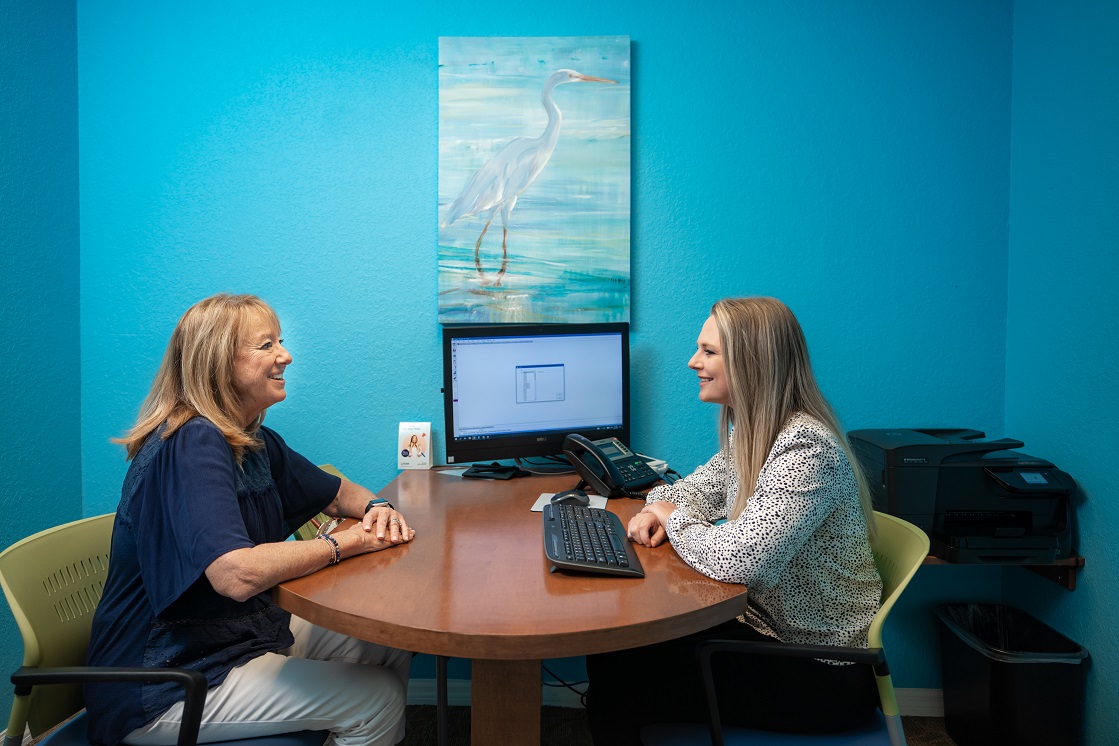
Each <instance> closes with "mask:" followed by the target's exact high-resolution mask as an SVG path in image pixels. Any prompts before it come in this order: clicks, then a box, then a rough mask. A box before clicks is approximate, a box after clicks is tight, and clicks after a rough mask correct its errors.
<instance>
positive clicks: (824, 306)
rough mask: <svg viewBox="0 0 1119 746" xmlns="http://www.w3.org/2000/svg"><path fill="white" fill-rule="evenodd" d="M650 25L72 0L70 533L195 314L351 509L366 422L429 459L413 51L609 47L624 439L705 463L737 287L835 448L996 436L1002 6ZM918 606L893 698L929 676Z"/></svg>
mask: <svg viewBox="0 0 1119 746" xmlns="http://www.w3.org/2000/svg"><path fill="white" fill-rule="evenodd" d="M654 6H659V12H653V11H650V9H649V6H648V4H647V3H614V4H603V3H595V2H589V1H585V0H584V1H580V0H575V1H574V2H569V3H566V4H564V5H563V6H562V7H561V6H555V7H551V6H533V8H532V10H526V9H525V6H524V5H523V4H521V3H513V2H499V1H489V2H483V3H482V4H481V5H478V4H471V5H462V4H455V3H436V4H428V5H423V4H420V5H416V6H401V7H400V8H399V9H395V10H392V11H385V10H382V9H380V8H378V7H375V6H374V5H371V4H368V3H362V2H335V3H325V4H321V5H320V6H318V7H314V8H312V7H309V6H308V4H306V3H268V4H252V3H236V4H230V3H224V2H222V3H213V2H210V3H202V5H201V6H199V5H198V4H190V5H185V4H183V5H180V6H177V7H179V8H180V9H179V10H168V4H166V3H164V4H157V5H156V4H151V3H146V2H120V3H115V4H113V5H111V6H106V5H104V4H100V3H97V4H94V3H81V4H79V8H80V13H79V41H80V43H79V65H78V69H79V73H80V113H81V127H80V137H81V140H80V142H81V169H80V173H81V200H82V218H83V219H82V258H83V262H82V278H81V280H82V341H83V346H82V365H83V392H84V397H83V418H82V427H83V455H84V463H85V472H84V475H85V487H86V493H85V499H86V503H85V509H86V511H87V512H88V513H97V512H102V511H107V510H111V509H112V508H113V506H114V505H115V504H116V501H117V498H118V490H119V485H120V482H121V478H122V476H123V474H124V470H125V462H124V460H123V458H122V454H121V451H120V449H119V448H118V447H116V446H113V445H112V444H110V443H109V440H108V439H109V438H110V437H111V436H113V435H115V434H118V433H120V432H122V431H123V430H124V429H125V428H126V427H127V426H128V425H129V424H130V421H131V419H132V417H133V415H134V413H135V411H136V408H137V406H138V405H139V402H140V400H141V398H142V397H143V395H144V392H145V390H146V388H147V386H148V385H149V382H150V380H151V377H152V374H153V372H154V370H155V368H156V366H157V364H158V362H159V359H160V355H161V353H162V350H163V347H164V345H165V344H166V340H167V337H168V335H169V333H170V330H171V328H172V325H173V324H174V321H175V319H176V318H177V316H178V315H179V314H180V313H181V312H182V311H183V310H184V309H185V308H186V307H187V306H188V305H189V304H190V303H192V302H193V301H195V300H197V299H199V298H201V297H203V296H205V295H208V294H210V293H213V292H216V291H219V290H235V291H242V292H254V293H259V294H260V295H262V296H263V297H265V298H266V299H268V300H269V301H270V302H272V303H273V304H274V305H275V307H276V308H277V310H278V311H279V313H280V317H281V319H282V321H283V322H284V325H285V329H284V333H285V337H286V339H287V342H288V344H289V346H290V349H291V350H292V352H293V355H294V358H295V363H294V365H293V366H292V367H291V368H290V370H289V373H288V376H287V378H288V382H289V383H288V391H289V396H288V399H287V401H285V402H284V403H283V404H282V405H281V406H279V407H276V408H275V409H274V411H272V412H270V413H269V423H270V424H271V425H272V426H274V427H277V428H279V429H280V431H281V432H283V433H284V435H285V437H286V438H287V439H288V442H289V443H292V445H293V446H295V447H296V448H298V449H300V450H302V451H304V452H306V453H307V454H308V455H309V456H310V457H311V458H312V459H315V460H319V461H327V460H329V461H331V462H333V463H334V464H335V465H337V466H338V467H340V468H341V469H343V470H344V471H345V472H346V473H347V474H348V475H350V476H351V477H352V478H354V479H357V480H359V481H362V482H364V483H366V484H369V485H370V486H372V487H374V488H376V487H378V486H380V485H382V484H385V483H386V482H388V481H389V480H391V479H392V478H393V477H394V476H395V474H396V468H395V455H394V454H395V444H394V436H395V433H396V424H397V422H399V421H401V420H421V421H422V420H431V421H432V422H433V423H435V425H436V427H435V432H436V444H437V455H438V451H439V448H438V446H441V434H442V427H441V424H442V423H441V420H442V405H441V400H440V398H439V386H440V364H439V355H440V352H439V347H438V341H437V333H438V326H437V324H436V322H435V267H434V256H435V245H436V243H435V242H436V223H437V215H438V206H437V204H436V189H435V184H436V174H437V170H436V169H437V160H436V152H437V151H436V143H437V140H436V138H437V63H438V59H437V57H438V55H437V39H438V37H439V36H440V35H493V36H500V35H575V34H589V35H597V34H605V35H609V34H618V33H624V34H628V35H630V37H631V38H632V40H633V89H632V90H633V94H632V95H633V121H632V132H633V169H634V175H633V201H632V204H633V219H632V223H633V271H632V274H633V288H634V290H633V309H632V322H633V339H632V345H633V362H634V377H633V378H634V381H633V408H634V425H635V427H634V432H633V438H632V439H633V444H634V445H635V446H636V447H638V448H640V449H641V450H643V451H645V452H649V453H654V454H657V455H659V456H662V457H666V458H668V459H669V460H670V461H671V462H672V464H673V465H674V466H676V468H677V469H679V470H681V471H688V470H691V469H692V468H694V467H695V466H696V465H698V464H699V463H702V462H703V461H705V460H706V459H707V458H708V457H709V456H710V454H711V452H712V451H713V449H714V448H715V445H716V442H717V441H716V436H715V431H714V421H715V411H714V409H713V408H710V407H707V406H705V405H703V404H701V403H700V402H699V401H698V400H697V398H696V388H695V382H694V376H693V374H692V373H691V372H690V371H689V370H688V369H687V368H686V367H685V362H686V360H687V359H688V357H689V356H690V354H691V351H692V350H693V349H694V341H695V336H696V334H697V333H698V330H699V326H700V325H701V324H702V322H703V320H704V319H705V318H706V315H707V311H708V308H709V307H710V304H711V303H712V301H714V300H715V299H717V298H719V297H721V296H725V295H736V294H772V295H777V296H779V297H781V298H783V299H785V300H786V301H787V302H788V303H790V305H791V306H792V307H793V308H794V310H795V311H796V312H797V313H798V314H799V316H800V318H801V320H802V322H803V323H804V326H805V328H806V331H807V334H808V337H809V340H810V343H811V345H812V350H813V354H814V357H815V362H816V366H817V369H818V371H819V374H820V378H821V380H822V383H823V386H824V387H825V390H826V391H827V393H828V394H829V395H830V396H831V397H832V399H833V401H834V403H835V404H836V406H837V407H838V409H839V411H840V412H841V414H842V416H843V417H844V419H845V422H846V423H847V425H848V426H849V427H852V428H854V427H876V426H877V427H886V426H898V425H912V426H952V425H957V426H971V427H978V428H981V429H984V430H987V431H990V432H992V433H994V434H1001V430H1002V402H1003V377H1004V356H1005V351H1004V336H1005V324H1006V319H1005V308H1006V286H1005V280H1006V256H1007V255H1006V241H1007V235H1006V210H1007V194H1008V178H1009V152H1010V150H1009V137H1008V136H1009V123H1010V81H1011V69H1010V64H1011V35H1010V34H1011V11H1010V4H1009V3H1008V2H1004V3H980V4H974V3H970V2H957V3H948V4H945V3H943V2H940V1H939V0H937V1H936V2H932V1H930V2H915V3H906V4H904V5H900V6H899V5H898V4H895V3H890V2H884V1H874V2H860V3H848V4H845V5H843V6H842V7H840V6H836V5H829V4H825V3H817V2H805V3H790V2H763V3H753V4H750V5H749V6H748V7H746V8H743V5H742V4H741V3H738V2H725V3H714V4H710V5H708V6H706V8H705V10H704V11H703V12H701V13H694V14H687V15H680V16H676V17H674V21H673V23H672V24H665V23H664V22H663V20H664V18H663V17H664V14H665V13H672V14H676V13H677V12H678V8H679V6H678V4H675V3H667V2H661V3H659V4H654ZM577 67H580V68H587V70H586V71H587V72H589V73H590V74H593V73H594V70H593V61H579V64H578V65H577ZM417 309H420V310H419V311H418V312H417ZM680 433H688V436H687V437H681V436H680ZM950 572H951V571H950V570H945V571H941V570H934V571H930V572H929V576H930V583H931V585H930V586H929V588H927V589H926V591H925V592H926V594H927V595H928V597H929V600H928V602H931V601H933V600H936V599H937V598H939V597H940V594H942V593H944V592H947V590H946V589H951V592H952V593H953V594H958V593H960V592H961V590H960V588H959V587H958V586H957V584H956V583H951V584H948V583H945V582H944V581H943V580H941V579H940V578H942V577H943V576H944V575H946V574H947V573H950ZM961 575H962V576H963V577H966V579H967V580H966V582H965V583H964V585H965V587H968V586H974V593H975V594H977V595H981V596H983V595H990V594H995V595H997V594H998V593H999V592H1000V585H999V576H998V575H997V574H985V573H967V574H961ZM928 602H926V603H923V604H921V605H917V606H915V607H914V608H913V609H912V611H909V612H908V614H909V615H910V616H911V617H912V622H913V623H914V624H917V625H918V626H919V628H920V631H919V632H918V633H917V634H918V635H919V639H920V640H921V641H922V642H921V643H920V644H916V645H906V646H904V647H901V646H899V650H898V653H897V660H896V662H895V667H896V670H897V671H898V672H899V673H898V676H899V681H900V682H901V684H902V685H903V686H917V687H934V686H936V685H937V682H938V674H937V671H936V664H935V659H934V658H932V657H930V656H929V652H928V650H929V648H928V645H929V644H931V640H932V638H931V635H932V633H933V632H934V631H935V630H934V629H933V628H932V626H931V622H930V621H929V615H928ZM906 613H907V612H901V613H899V618H903V619H904V618H905V616H906ZM900 628H901V627H899V629H900Z"/></svg>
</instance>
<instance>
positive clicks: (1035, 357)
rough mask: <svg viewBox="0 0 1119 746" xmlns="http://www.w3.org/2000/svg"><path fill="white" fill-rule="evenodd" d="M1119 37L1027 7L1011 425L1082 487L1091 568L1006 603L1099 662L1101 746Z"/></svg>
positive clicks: (1111, 580) (1018, 110)
mask: <svg viewBox="0 0 1119 746" xmlns="http://www.w3.org/2000/svg"><path fill="white" fill-rule="evenodd" d="M1117 30H1119V6H1117V5H1116V4H1115V3H1113V2H1084V1H1082V2H1074V3H1061V4H1059V5H1057V4H1053V3H1047V2H1037V1H1034V0H1030V1H1029V2H1023V1H1019V2H1018V3H1016V4H1015V11H1014V85H1013V91H1014V94H1013V99H1014V106H1013V116H1012V120H1011V121H1012V123H1013V124H1012V133H1013V136H1012V142H1013V148H1012V156H1013V157H1012V163H1013V166H1012V168H1011V182H1010V185H1011V189H1010V273H1009V293H1008V306H1007V308H1008V311H1007V358H1006V424H1007V430H1009V431H1013V433H1014V434H1015V436H1016V437H1019V438H1022V439H1023V440H1025V441H1026V442H1027V443H1028V444H1029V445H1030V453H1035V452H1036V453H1039V454H1044V455H1045V456H1047V457H1048V458H1050V459H1051V460H1052V461H1053V462H1054V463H1056V464H1057V465H1059V466H1060V467H1062V468H1063V469H1065V470H1067V471H1068V472H1069V473H1071V474H1072V475H1073V476H1075V477H1076V479H1077V481H1078V482H1079V484H1080V487H1081V492H1082V494H1081V495H1080V497H1079V501H1078V502H1079V505H1078V508H1077V518H1078V521H1079V532H1078V533H1079V541H1080V547H1079V549H1080V554H1082V555H1083V556H1084V557H1086V558H1087V565H1086V566H1085V568H1084V570H1083V571H1081V573H1080V578H1079V587H1078V588H1077V589H1076V591H1075V592H1074V593H1068V592H1067V591H1062V590H1060V589H1058V588H1054V587H1053V586H1051V585H1050V584H1048V583H1045V582H1044V581H1040V580H1039V579H1037V578H1034V577H1033V576H1031V575H1029V574H1028V573H1022V574H1020V575H1014V576H1009V575H1008V583H1007V588H1006V596H1007V598H1008V599H1011V600H1013V601H1015V602H1016V603H1018V604H1020V605H1021V606H1022V607H1023V608H1024V609H1026V610H1027V611H1029V612H1030V613H1032V614H1034V615H1035V616H1037V617H1039V618H1041V619H1044V620H1046V621H1047V622H1048V623H1049V624H1051V625H1052V626H1053V627H1055V628H1056V629H1058V630H1060V631H1061V632H1063V633H1064V634H1065V635H1067V636H1068V637H1070V638H1072V639H1073V640H1075V641H1076V642H1079V643H1080V644H1081V645H1083V646H1085V647H1086V648H1088V651H1089V652H1090V653H1091V655H1092V663H1091V666H1090V667H1089V680H1088V697H1087V701H1088V711H1087V719H1086V725H1087V731H1088V734H1089V738H1088V741H1089V743H1094V744H1105V743H1115V739H1116V736H1117V735H1119V712H1117V711H1116V708H1115V706H1114V705H1115V703H1116V702H1119V681H1117V680H1116V676H1115V673H1116V671H1119V645H1117V644H1116V634H1115V608H1116V602H1115V592H1114V590H1115V588H1117V587H1119V567H1117V566H1116V564H1115V563H1114V562H1112V561H1111V551H1112V549H1113V548H1114V543H1115V542H1114V537H1115V526H1116V525H1117V524H1119V501H1117V500H1116V494H1115V488H1116V484H1117V482H1116V479H1115V467H1114V463H1113V458H1114V441H1115V438H1114V433H1115V423H1114V419H1115V415H1116V413H1119V394H1117V393H1116V391H1117V390H1119V376H1117V374H1116V371H1117V370H1119V352H1117V351H1116V345H1115V341H1116V337H1117V334H1116V332H1117V328H1119V327H1117V326H1116V323H1117V321H1116V320H1117V319H1119V301H1117V300H1116V299H1117V295H1116V289H1115V285H1116V280H1117V279H1119V140H1117V138H1116V133H1117V132H1119V93H1117V89H1116V80H1117V79H1119V47H1116V44H1115V34H1116V31H1117ZM1051 345H1056V348H1054V347H1052V346H1051ZM1051 352H1056V354H1050V353H1051Z"/></svg>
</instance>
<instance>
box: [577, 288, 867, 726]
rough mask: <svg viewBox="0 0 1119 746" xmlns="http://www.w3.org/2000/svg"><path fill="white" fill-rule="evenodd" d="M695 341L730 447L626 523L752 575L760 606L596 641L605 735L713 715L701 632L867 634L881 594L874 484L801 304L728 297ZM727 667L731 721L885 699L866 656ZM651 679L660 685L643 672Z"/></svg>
mask: <svg viewBox="0 0 1119 746" xmlns="http://www.w3.org/2000/svg"><path fill="white" fill-rule="evenodd" d="M696 347H697V350H696V353H695V355H693V356H692V359H691V361H690V362H689V363H688V367H690V368H691V369H692V370H694V371H696V374H697V375H698V377H699V398H700V400H702V401H705V402H709V403H712V404H719V405H721V407H722V414H721V417H720V423H719V439H720V449H719V452H718V453H716V454H715V455H714V456H713V457H712V458H711V460H710V461H708V462H707V463H706V464H705V465H703V466H701V467H700V468H698V469H696V471H695V472H693V473H692V474H691V475H689V476H688V477H686V478H684V479H682V480H680V481H678V482H676V483H675V484H672V485H666V486H662V487H658V488H656V489H654V490H652V491H651V492H650V493H649V496H648V499H647V500H646V505H645V508H644V509H643V510H642V511H641V512H640V513H638V514H637V515H636V516H634V517H633V519H632V520H631V521H630V523H629V527H628V532H629V536H630V538H631V539H632V540H633V541H636V542H639V543H641V544H644V545H646V546H650V547H656V546H658V545H660V544H662V543H663V541H664V540H665V539H666V538H667V539H668V540H669V542H670V543H671V545H672V547H673V549H675V550H676V552H677V553H678V554H679V555H680V557H681V558H682V559H683V560H684V561H685V562H687V563H688V564H689V565H691V566H692V567H694V568H695V569H696V570H698V571H699V572H701V573H703V574H704V575H707V576H708V577H711V578H714V579H716V580H721V581H724V582H727V583H742V584H744V585H746V586H747V588H748V589H749V590H748V601H747V603H748V608H747V611H746V613H745V614H743V615H742V616H740V617H738V618H737V619H736V620H732V621H730V622H727V623H724V624H722V625H720V626H718V627H715V628H713V629H710V630H706V631H704V632H702V633H699V634H697V635H692V636H689V637H686V638H682V639H679V640H673V641H670V642H667V643H662V644H659V645H653V646H649V647H645V648H638V649H634V650H623V651H619V652H616V653H607V654H604V655H598V656H590V657H589V658H588V659H587V670H588V673H589V675H590V681H591V686H590V691H589V694H588V703H587V710H588V716H589V720H590V724H591V730H592V733H593V735H594V739H595V743H596V744H631V743H632V744H636V743H640V741H639V736H638V732H639V730H640V727H641V726H642V725H645V724H648V723H655V722H663V721H680V720H691V721H703V720H706V719H707V713H706V706H705V704H704V700H703V687H702V684H701V682H700V678H699V673H698V665H697V663H696V659H695V647H696V645H697V644H698V643H699V642H701V641H703V640H708V639H746V640H750V639H761V640H770V641H772V640H779V641H782V642H787V643H799V644H819V645H842V646H848V647H866V646H867V630H868V628H869V626H870V622H871V619H872V618H873V617H874V614H875V613H876V612H877V611H878V606H879V602H880V600H881V594H882V583H881V580H880V579H879V577H878V572H877V570H876V569H875V566H874V561H873V557H872V555H871V551H870V544H869V539H870V537H872V536H874V531H875V528H874V517H873V512H872V510H871V506H870V496H869V491H868V489H867V487H866V484H865V480H864V479H863V478H862V475H861V473H860V471H859V468H858V465H857V463H856V462H855V460H854V459H853V458H852V457H851V451H850V447H849V446H848V444H847V442H846V439H845V438H844V436H843V431H842V430H841V429H840V426H839V422H838V420H837V418H836V416H835V414H834V413H833V412H832V409H831V407H830V406H829V405H828V403H827V401H826V400H825V399H824V396H823V394H822V393H821V392H820V389H819V387H818V385H817V384H816V379H815V377H814V376H813V374H812V367H811V364H810V362H809V358H808V346H807V343H806V342H805V339H804V333H803V332H802V331H801V328H800V325H799V324H798V323H797V320H796V318H795V317H794V316H793V314H792V312H791V311H790V310H789V309H788V307H786V306H785V305H784V304H783V303H781V302H780V301H778V300H776V299H773V298H736V299H726V300H721V301H719V302H718V303H716V304H715V305H714V307H713V308H712V309H711V316H710V318H708V319H707V321H706V323H704V325H703V329H702V330H701V331H700V335H699V340H698V342H697V345H696ZM724 519H725V520H724ZM714 675H715V681H716V690H717V691H718V693H719V701H720V705H721V709H720V713H721V715H722V717H723V718H724V722H727V723H729V724H738V725H749V726H752V727H756V728H764V729H768V730H783V731H799V732H822V731H832V730H842V729H845V728H850V727H855V726H857V725H860V724H861V723H863V722H865V721H866V720H867V719H868V718H869V717H870V716H871V715H872V714H873V711H874V707H875V705H876V704H877V694H876V690H875V686H874V679H873V674H872V673H871V672H870V670H869V669H868V668H867V667H865V666H851V665H844V664H838V663H835V662H831V663H829V662H826V661H820V660H815V659H794V658H784V657H772V656H743V655H724V656H721V657H718V658H716V659H715V666H714ZM650 678H651V679H652V680H653V681H656V682H657V684H656V686H655V687H649V686H647V685H645V684H644V683H643V682H645V681H648V680H650ZM806 703H807V704H806Z"/></svg>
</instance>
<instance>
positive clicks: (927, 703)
mask: <svg viewBox="0 0 1119 746" xmlns="http://www.w3.org/2000/svg"><path fill="white" fill-rule="evenodd" d="M894 692H895V694H897V698H898V712H900V713H901V714H902V715H912V716H914V717H924V718H942V717H944V691H943V690H942V689H895V690H894Z"/></svg>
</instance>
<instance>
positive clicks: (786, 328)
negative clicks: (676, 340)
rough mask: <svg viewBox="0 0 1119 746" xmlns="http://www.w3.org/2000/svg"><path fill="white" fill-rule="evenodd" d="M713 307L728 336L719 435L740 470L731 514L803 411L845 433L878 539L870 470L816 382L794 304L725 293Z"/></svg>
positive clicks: (869, 524) (722, 331)
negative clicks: (861, 462) (868, 478)
mask: <svg viewBox="0 0 1119 746" xmlns="http://www.w3.org/2000/svg"><path fill="white" fill-rule="evenodd" d="M711 315H712V316H713V317H714V319H715V324H716V326H717V327H718V329H719V336H720V337H722V346H723V350H722V354H723V372H724V375H726V377H727V388H728V391H729V394H730V404H729V405H724V406H723V407H722V411H721V412H720V414H719V441H720V444H721V446H722V448H723V450H724V451H731V462H732V464H733V466H734V471H735V474H736V475H737V477H738V497H737V498H736V500H735V504H734V509H733V512H732V515H731V518H737V517H738V516H740V515H742V511H743V510H745V508H746V502H747V500H748V498H749V496H750V495H751V493H753V491H754V485H755V484H756V483H757V480H758V474H759V473H760V472H761V469H762V466H763V465H764V464H765V460H766V457H767V456H768V455H769V451H770V449H771V448H772V447H773V444H774V442H775V441H776V440H777V436H778V434H780V432H781V429H782V428H783V427H784V426H785V424H786V423H787V422H788V420H789V418H790V417H792V416H793V415H794V414H796V413H797V412H804V413H805V414H808V415H811V416H812V417H814V418H816V419H817V420H819V421H820V422H821V423H823V424H824V426H825V427H826V428H827V429H828V430H830V431H831V432H832V434H833V435H834V436H835V438H836V440H837V441H839V445H840V447H841V448H842V449H843V452H844V453H845V454H846V456H847V460H848V461H849V462H850V464H851V469H852V471H853V472H854V474H855V485H856V487H857V488H858V492H859V503H860V504H861V505H862V509H863V515H864V517H865V518H866V526H867V532H868V533H869V535H870V537H871V538H872V539H873V538H874V537H875V536H876V534H877V529H876V526H875V523H874V510H873V507H872V506H871V495H870V488H869V486H868V485H867V481H866V476H865V475H864V474H863V471H862V469H861V468H860V467H859V463H858V461H857V460H856V459H855V457H854V453H853V451H852V450H851V445H850V443H848V442H847V437H846V436H845V435H844V433H843V429H842V428H841V427H840V425H839V418H838V417H836V415H835V412H834V410H832V408H831V405H830V404H828V402H827V399H825V398H824V395H823V393H822V392H821V391H820V387H819V385H818V384H817V383H816V377H815V376H814V375H813V373H812V363H811V361H810V360H809V357H808V343H807V342H806V341H805V339H804V332H803V330H802V329H801V327H800V323H799V322H798V321H797V320H796V317H795V316H794V315H793V312H792V311H790V310H789V307H788V306H786V305H785V304H784V303H782V302H781V301H779V300H777V299H776V298H761V297H757V298H724V299H723V300H720V301H718V302H716V303H715V305H714V306H712V307H711ZM732 429H733V431H734V442H733V445H732V443H731V438H730V434H731V430H732Z"/></svg>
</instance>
